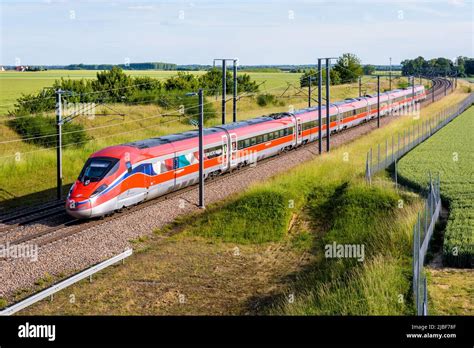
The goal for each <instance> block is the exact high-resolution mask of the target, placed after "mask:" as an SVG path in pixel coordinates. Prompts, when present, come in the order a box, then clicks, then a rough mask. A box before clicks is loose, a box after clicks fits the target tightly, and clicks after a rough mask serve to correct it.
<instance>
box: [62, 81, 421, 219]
mask: <svg viewBox="0 0 474 348" xmlns="http://www.w3.org/2000/svg"><path fill="white" fill-rule="evenodd" d="M413 92H414V95H413ZM425 98H426V94H425V89H424V87H423V86H415V88H414V89H412V88H407V89H398V90H393V91H389V92H385V93H381V94H380V96H379V103H380V114H381V115H382V116H384V115H387V114H392V113H394V112H397V111H399V110H400V109H403V108H405V107H407V106H408V105H411V104H412V103H413V101H415V102H420V101H422V100H423V99H425ZM377 106H378V101H377V96H376V95H375V96H374V95H365V96H363V97H359V98H351V99H346V100H344V101H341V102H336V103H332V104H330V106H329V122H330V127H329V131H330V132H331V133H333V132H338V131H341V130H343V129H346V128H350V127H355V126H357V125H359V124H360V123H363V122H366V121H368V120H370V119H372V118H375V117H376V116H377V113H378V109H377ZM321 118H322V119H321V122H322V129H321V132H322V136H323V137H325V136H326V133H327V131H328V130H327V128H326V108H325V106H322V117H321ZM318 127H319V122H318V109H317V108H314V107H313V108H307V109H301V110H297V111H295V112H293V113H277V114H271V115H268V116H261V117H257V118H254V119H250V120H246V121H240V122H235V123H230V124H226V125H221V126H216V127H212V128H207V129H205V130H204V138H203V143H204V175H205V178H208V177H213V176H217V175H220V174H222V173H225V172H228V171H230V170H233V169H235V168H240V167H242V166H246V165H249V164H252V163H254V162H256V161H259V160H262V159H264V158H267V157H271V156H274V155H276V154H278V153H280V152H282V151H288V150H291V149H293V148H296V147H298V146H301V145H304V144H306V143H308V142H312V141H316V140H317V139H318V137H319V128H318ZM198 181H199V144H198V131H196V130H192V131H188V132H184V133H180V134H172V135H167V136H163V137H157V138H151V139H146V140H141V141H135V142H130V143H126V144H122V145H117V146H111V147H107V148H105V149H102V150H100V151H98V152H96V153H94V154H92V155H91V157H90V158H89V159H88V160H87V162H86V163H85V165H84V168H83V169H82V171H81V173H80V175H79V177H78V179H77V180H76V182H75V183H74V185H73V186H72V187H71V189H70V191H69V193H68V196H67V200H66V210H67V212H68V213H69V214H70V215H72V216H74V217H77V218H93V217H97V216H103V215H106V214H110V213H113V212H114V211H116V210H119V209H122V208H123V207H127V206H131V205H134V204H138V203H140V202H142V201H145V200H148V199H153V198H156V197H158V196H162V195H165V194H167V193H169V192H171V191H175V190H179V189H181V188H183V187H186V186H189V185H192V184H195V183H196V182H198Z"/></svg>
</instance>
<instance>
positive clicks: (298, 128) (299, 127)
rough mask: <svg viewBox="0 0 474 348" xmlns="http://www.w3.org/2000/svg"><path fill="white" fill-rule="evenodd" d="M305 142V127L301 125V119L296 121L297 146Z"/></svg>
mask: <svg viewBox="0 0 474 348" xmlns="http://www.w3.org/2000/svg"><path fill="white" fill-rule="evenodd" d="M302 141H303V127H302V125H301V118H299V117H298V118H297V119H296V146H298V145H300V144H301V142H302Z"/></svg>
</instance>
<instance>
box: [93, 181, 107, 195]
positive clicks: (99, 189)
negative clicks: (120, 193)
mask: <svg viewBox="0 0 474 348" xmlns="http://www.w3.org/2000/svg"><path fill="white" fill-rule="evenodd" d="M106 188H107V185H106V184H102V185H100V186H99V187H98V188H97V189H96V190H95V191H94V193H92V195H91V197H94V196H97V195H98V194H99V193H101V192H102V191H104V190H105V189H106Z"/></svg>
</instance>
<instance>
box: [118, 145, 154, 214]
mask: <svg viewBox="0 0 474 348" xmlns="http://www.w3.org/2000/svg"><path fill="white" fill-rule="evenodd" d="M124 161H125V166H126V168H127V177H126V178H125V180H123V181H122V182H121V184H120V185H121V191H122V193H121V194H120V195H119V196H118V198H117V200H118V204H117V206H118V207H119V208H121V207H123V206H126V207H127V206H130V205H133V204H137V203H139V202H141V201H143V200H144V199H145V197H146V192H147V180H146V179H145V178H146V173H145V168H146V165H144V164H140V165H138V166H135V168H134V167H133V165H132V162H131V160H130V154H129V153H125V154H124Z"/></svg>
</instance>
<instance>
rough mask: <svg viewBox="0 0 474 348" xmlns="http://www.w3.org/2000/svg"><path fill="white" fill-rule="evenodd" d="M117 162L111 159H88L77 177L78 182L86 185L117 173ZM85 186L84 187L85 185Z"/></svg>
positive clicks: (115, 159)
mask: <svg viewBox="0 0 474 348" xmlns="http://www.w3.org/2000/svg"><path fill="white" fill-rule="evenodd" d="M118 167H119V160H118V159H117V158H111V157H95V158H89V159H88V160H87V162H86V164H85V165H84V168H83V169H82V171H81V174H80V175H79V178H78V180H79V181H81V182H83V183H86V182H87V184H88V183H89V182H97V181H100V180H102V179H103V178H104V177H106V176H109V175H111V174H113V173H115V172H116V171H117V169H118ZM87 184H86V185H87Z"/></svg>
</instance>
